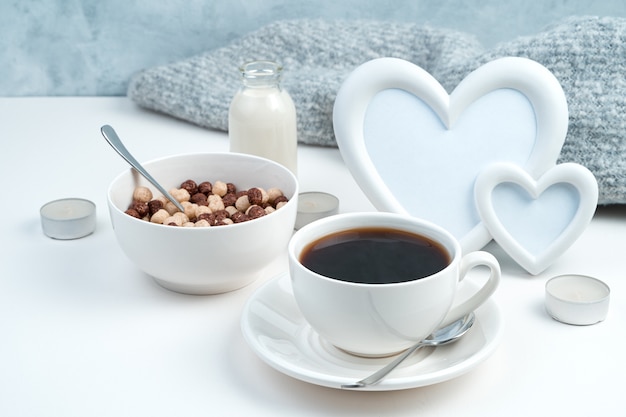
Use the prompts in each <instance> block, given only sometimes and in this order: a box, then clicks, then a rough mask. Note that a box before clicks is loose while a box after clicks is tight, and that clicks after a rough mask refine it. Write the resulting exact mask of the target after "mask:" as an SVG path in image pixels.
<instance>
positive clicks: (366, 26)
mask: <svg viewBox="0 0 626 417" xmlns="http://www.w3.org/2000/svg"><path fill="white" fill-rule="evenodd" d="M479 51H482V48H481V46H480V44H479V43H478V42H477V41H476V40H475V38H474V37H473V36H470V35H467V34H463V33H458V32H453V31H449V30H444V29H431V28H428V27H423V26H419V25H415V24H401V23H391V22H380V21H324V20H286V21H278V22H275V23H272V24H270V25H268V26H265V27H263V28H261V29H259V30H258V31H256V32H253V33H251V34H249V35H247V36H244V37H242V38H240V39H238V40H236V41H234V42H233V43H232V44H230V45H228V46H226V47H224V48H220V49H216V50H214V51H210V52H208V53H205V54H201V55H198V56H195V57H192V58H189V59H187V60H183V61H181V62H177V63H173V64H171V65H166V66H161V67H156V68H152V69H148V70H146V71H144V72H142V73H139V74H138V75H136V76H135V77H133V79H132V80H131V82H130V85H129V89H128V96H129V97H130V98H132V99H133V100H134V101H135V102H137V103H138V104H139V105H141V106H143V107H146V108H149V109H152V110H157V111H160V112H163V113H166V114H169V115H172V116H175V117H178V118H181V119H184V120H187V121H190V122H193V123H195V124H198V125H200V126H204V127H209V128H214V129H218V130H224V131H226V130H228V107H229V105H230V101H231V100H232V98H233V96H234V95H235V93H236V92H237V90H238V89H239V87H240V86H241V83H242V81H241V75H240V72H239V70H238V68H239V67H240V66H241V64H243V63H245V62H249V61H253V60H257V59H269V60H274V61H276V62H279V63H280V64H281V65H283V67H284V68H285V69H284V72H283V81H282V83H281V85H282V86H283V87H284V88H285V89H286V90H287V91H288V92H289V94H290V95H291V98H292V99H293V101H294V103H295V105H296V111H297V113H298V119H297V123H298V141H299V142H301V143H306V144H316V145H323V146H336V143H335V138H334V133H333V127H332V112H333V104H334V101H335V96H336V94H337V90H338V89H339V87H340V86H341V83H342V82H343V80H344V79H345V78H346V76H348V74H350V72H351V71H352V70H353V69H354V68H355V67H357V66H359V65H361V64H362V63H364V62H365V61H368V60H370V59H374V58H380V57H386V56H387V57H396V58H402V59H406V60H407V61H410V62H413V63H415V64H417V65H419V66H421V67H423V68H424V69H426V70H427V71H429V72H432V73H433V74H436V73H437V71H438V69H439V68H442V67H443V66H445V65H453V64H454V62H459V63H460V62H463V60H464V59H466V58H469V57H471V56H473V55H475V54H476V53H478V52H479Z"/></svg>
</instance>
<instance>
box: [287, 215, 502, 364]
mask: <svg viewBox="0 0 626 417" xmlns="http://www.w3.org/2000/svg"><path fill="white" fill-rule="evenodd" d="M364 227H367V228H371V227H375V228H387V229H394V230H400V231H405V232H409V233H412V234H416V235H419V236H424V237H427V238H429V239H431V240H432V241H434V242H438V243H439V244H440V245H441V246H442V247H443V248H445V251H447V253H448V255H449V259H450V262H449V263H448V265H447V266H446V267H444V269H442V270H440V271H439V272H436V273H434V274H432V275H429V276H427V277H424V278H420V279H414V280H409V281H405V282H398V283H382V284H367V283H365V284H364V283H356V282H347V281H343V280H339V279H335V278H329V277H326V276H323V275H320V274H318V273H316V272H313V271H312V270H310V269H308V268H307V267H305V266H304V265H302V263H301V262H300V260H301V255H302V252H303V250H305V248H307V247H308V246H309V245H310V244H311V243H312V242H316V241H318V240H319V239H321V238H323V237H325V236H328V235H332V234H335V233H337V232H340V231H346V230H352V229H360V228H364ZM288 252H289V270H290V275H291V283H292V287H293V292H294V296H295V300H296V303H297V305H298V307H299V309H300V311H301V313H302V315H303V317H304V318H305V319H306V320H307V321H308V323H309V324H310V325H311V327H312V328H313V329H314V330H315V331H316V332H317V333H318V334H319V335H320V336H321V337H322V338H324V339H326V340H327V341H328V342H330V343H331V344H333V345H334V346H336V347H338V348H340V349H342V350H345V351H347V352H349V353H352V354H356V355H361V356H386V355H391V354H394V353H397V352H399V351H402V350H404V349H406V348H408V347H409V346H411V345H413V344H414V343H416V342H418V341H420V340H422V339H424V338H426V337H427V336H428V335H429V334H431V333H432V332H433V331H434V330H435V329H437V328H438V327H440V326H442V325H444V324H446V323H450V322H452V321H454V320H456V319H458V318H461V317H463V316H464V315H466V314H468V313H469V312H471V311H474V310H475V309H477V308H478V307H479V306H480V305H481V304H482V303H484V302H485V301H486V300H487V299H488V298H489V297H490V296H491V295H492V294H493V292H494V291H495V289H496V288H497V286H498V284H499V282H500V275H501V273H500V265H499V264H498V261H497V260H496V259H495V258H494V257H493V255H491V254H489V253H487V252H483V251H476V252H471V253H468V254H465V255H463V254H462V253H461V246H460V244H459V242H458V241H457V240H456V239H455V238H454V236H452V235H451V234H450V233H449V232H447V231H446V230H444V229H443V228H441V227H439V226H437V225H435V224H433V223H430V222H427V221H425V220H420V219H417V218H414V217H410V216H404V215H400V214H392V213H382V212H365V213H348V214H340V215H335V216H331V217H327V218H324V219H321V220H317V221H315V222H313V223H310V224H308V225H306V226H304V227H303V228H301V229H300V230H298V231H297V232H296V233H295V234H294V235H293V237H292V238H291V240H290V242H289V248H288ZM479 266H486V267H487V268H488V269H489V277H488V278H487V280H486V281H485V282H484V283H483V284H482V286H480V288H479V289H478V290H477V291H476V292H475V293H473V294H472V295H471V296H470V297H469V298H464V300H463V301H461V302H460V303H459V304H457V305H454V306H453V305H452V304H453V302H454V301H455V296H456V294H457V290H458V283H459V282H461V281H462V280H463V279H464V278H465V277H466V275H467V273H468V272H469V271H470V270H471V269H473V268H475V267H479ZM481 281H484V280H481Z"/></svg>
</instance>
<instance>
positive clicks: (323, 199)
mask: <svg viewBox="0 0 626 417" xmlns="http://www.w3.org/2000/svg"><path fill="white" fill-rule="evenodd" d="M338 211H339V199H338V198H337V197H335V196H334V195H332V194H328V193H322V192H317V191H311V192H306V193H300V194H299V195H298V215H297V216H296V226H295V228H296V229H300V228H301V227H303V226H305V225H307V224H309V223H311V222H313V221H315V220H319V219H321V218H324V217H327V216H331V215H333V214H337V213H338Z"/></svg>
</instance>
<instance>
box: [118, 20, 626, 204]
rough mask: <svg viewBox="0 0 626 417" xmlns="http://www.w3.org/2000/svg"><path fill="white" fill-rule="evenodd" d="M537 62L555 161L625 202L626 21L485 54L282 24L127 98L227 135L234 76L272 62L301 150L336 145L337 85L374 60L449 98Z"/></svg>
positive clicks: (460, 46)
mask: <svg viewBox="0 0 626 417" xmlns="http://www.w3.org/2000/svg"><path fill="white" fill-rule="evenodd" d="M505 56H517V57H526V58H530V59H533V60H535V61H537V62H539V63H541V64H542V65H544V66H545V67H546V68H548V69H549V70H550V71H551V72H552V73H553V74H554V75H555V77H556V78H557V79H558V80H559V82H560V83H561V85H562V87H563V90H564V92H565V95H566V98H567V102H568V108H569V114H570V116H569V130H568V135H567V138H566V141H565V144H564V146H563V148H562V151H561V156H560V158H559V162H576V163H579V164H581V165H583V166H586V167H587V168H589V170H590V171H591V172H593V174H594V175H595V176H596V179H597V180H598V185H599V190H600V194H599V204H615V203H618V204H624V203H626V158H624V156H626V139H624V138H623V133H624V131H625V129H626V112H625V110H626V108H625V106H626V80H625V75H624V74H626V72H625V70H626V68H625V65H626V19H622V18H612V17H603V18H600V17H572V18H569V19H566V20H564V21H562V22H559V23H558V24H556V25H554V26H552V27H549V28H546V30H545V31H543V32H541V33H538V34H536V35H533V36H527V37H521V38H517V39H514V40H512V41H509V42H503V43H500V44H498V45H496V46H495V47H493V48H491V49H489V50H485V48H483V47H482V45H480V43H479V42H478V41H477V40H476V39H475V38H474V37H473V36H472V35H469V34H466V33H461V32H456V31H452V30H448V29H437V28H431V27H425V26H423V25H416V24H407V23H395V22H394V23H392V22H383V21H323V20H287V21H278V22H275V23H273V24H270V25H268V26H265V27H263V28H261V29H259V30H258V31H256V32H253V33H251V34H249V35H247V36H244V37H242V38H239V39H238V40H236V41H234V42H232V43H231V44H230V45H228V46H226V47H224V48H220V49H216V50H213V51H209V52H207V53H204V54H201V55H197V56H195V57H191V58H189V59H187V60H183V61H180V62H176V63H173V64H170V65H165V66H161V67H156V68H151V69H148V70H145V71H143V72H141V73H139V74H136V75H135V76H134V77H133V78H132V79H131V82H130V84H129V89H128V96H129V97H130V98H131V99H132V100H134V101H135V102H136V103H138V104H139V105H141V106H143V107H146V108H149V109H152V110H156V111H160V112H163V113H166V114H169V115H172V116H174V117H177V118H181V119H184V120H187V121H190V122H192V123H195V124H198V125H200V126H204V127H208V128H213V129H218V130H224V131H226V130H227V129H228V107H229V104H230V100H231V99H232V97H233V96H234V94H235V93H236V91H237V89H238V88H239V86H240V84H241V79H240V74H239V71H238V67H239V66H240V65H241V64H242V63H244V62H247V61H252V60H255V59H272V60H275V61H277V62H280V63H282V64H283V65H284V67H285V72H284V77H283V83H282V85H283V86H284V87H285V88H286V89H287V90H288V91H289V93H290V94H291V96H292V98H293V100H294V103H295V105H296V110H297V112H298V140H299V142H301V143H306V144H314V145H322V146H336V142H335V139H334V134H333V126H332V110H333V105H334V100H335V96H336V93H337V90H338V89H339V87H340V86H341V83H342V82H343V80H344V79H345V78H346V77H347V76H348V75H349V74H350V72H351V71H352V70H354V68H356V67H357V66H359V65H360V64H362V63H364V62H366V61H369V60H371V59H374V58H379V57H396V58H402V59H405V60H407V61H410V62H412V63H414V64H416V65H419V66H420V67H422V68H424V69H425V70H426V71H428V72H429V73H431V74H432V75H433V76H434V77H435V78H436V79H437V80H438V81H439V82H440V83H441V84H442V85H443V86H444V87H445V88H446V90H447V91H448V92H451V91H452V90H453V89H454V87H455V86H456V85H457V84H458V83H459V82H460V81H461V80H462V79H463V78H464V77H465V76H466V75H467V74H469V73H470V72H471V71H472V70H474V69H476V68H478V67H479V66H480V65H482V64H485V63H487V62H489V61H491V60H494V59H496V58H500V57H505Z"/></svg>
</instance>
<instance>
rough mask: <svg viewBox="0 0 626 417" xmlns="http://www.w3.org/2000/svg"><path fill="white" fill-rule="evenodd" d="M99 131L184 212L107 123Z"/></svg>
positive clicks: (123, 156) (125, 158) (119, 152)
mask: <svg viewBox="0 0 626 417" xmlns="http://www.w3.org/2000/svg"><path fill="white" fill-rule="evenodd" d="M100 132H102V136H104V138H105V139H106V141H107V142H109V145H111V146H112V147H113V149H115V151H116V152H117V153H118V154H120V156H121V157H122V158H124V160H126V162H128V163H129V164H130V166H132V167H133V168H135V169H136V170H137V172H139V173H140V174H141V175H143V177H144V178H145V179H147V180H148V181H150V183H151V184H152V185H154V186H155V187H156V188H157V190H159V191H160V192H161V193H162V194H163V196H165V198H167V199H168V200H170V201H171V202H172V204H174V205H175V206H176V208H177V209H178V210H180V211H181V212H183V213H184V212H185V209H184V208H183V206H182V205H181V204H180V203H179V202H178V200H176V199H175V198H174V197H172V195H171V194H170V193H168V192H167V190H166V189H165V188H163V187H162V186H161V185H160V184H159V183H158V182H157V180H155V179H154V178H153V177H152V175H150V174H149V173H148V171H146V170H145V168H144V167H143V166H141V164H140V163H139V162H138V161H137V160H136V159H135V157H134V156H133V155H132V154H131V153H130V152H129V151H128V149H126V146H124V144H123V143H122V140H121V139H120V137H119V136H117V133H115V130H114V129H113V128H112V127H111V126H109V125H104V126H102V127H101V128H100Z"/></svg>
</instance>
